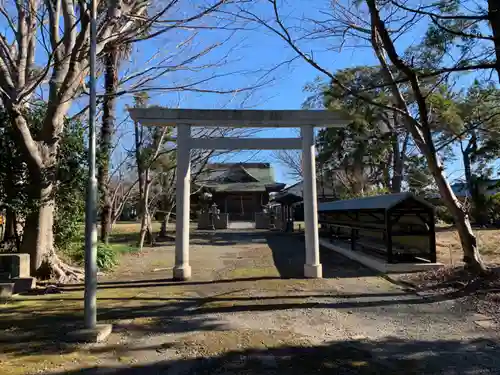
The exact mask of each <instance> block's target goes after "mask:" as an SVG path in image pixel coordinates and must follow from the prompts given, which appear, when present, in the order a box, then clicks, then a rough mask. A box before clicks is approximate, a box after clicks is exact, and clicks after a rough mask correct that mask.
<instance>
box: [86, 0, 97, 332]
mask: <svg viewBox="0 0 500 375" xmlns="http://www.w3.org/2000/svg"><path fill="white" fill-rule="evenodd" d="M96 8H97V4H96V0H90V58H89V64H90V78H89V86H90V87H89V88H90V106H89V145H88V163H89V175H88V181H87V199H86V202H85V298H84V300H85V301H84V303H85V307H84V321H85V322H84V323H85V328H87V329H95V328H96V324H97V299H96V294H97V224H96V217H97V179H96V160H95V159H96V106H97V103H96V77H95V68H96V44H97V25H96V24H97V20H96V18H97V9H96Z"/></svg>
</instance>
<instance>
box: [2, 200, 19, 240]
mask: <svg viewBox="0 0 500 375" xmlns="http://www.w3.org/2000/svg"><path fill="white" fill-rule="evenodd" d="M16 224H17V223H16V218H15V215H14V211H13V210H12V209H11V208H9V207H7V209H6V211H5V224H4V233H3V238H4V239H5V240H11V239H13V238H15V236H16ZM0 239H1V238H0Z"/></svg>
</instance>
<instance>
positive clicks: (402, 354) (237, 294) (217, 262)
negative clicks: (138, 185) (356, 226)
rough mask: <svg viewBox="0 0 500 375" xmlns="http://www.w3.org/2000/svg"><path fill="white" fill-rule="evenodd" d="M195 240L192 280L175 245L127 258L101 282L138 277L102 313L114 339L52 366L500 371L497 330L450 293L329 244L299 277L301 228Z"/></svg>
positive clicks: (170, 370) (67, 370) (69, 370)
mask: <svg viewBox="0 0 500 375" xmlns="http://www.w3.org/2000/svg"><path fill="white" fill-rule="evenodd" d="M192 243H193V245H192V246H191V265H192V267H193V275H194V277H193V280H192V281H190V282H186V283H183V284H174V283H172V282H170V281H169V278H170V277H171V271H170V267H171V266H172V262H173V245H172V244H165V246H161V247H157V248H153V249H149V250H146V251H145V252H144V253H142V254H141V255H140V256H132V255H130V256H128V258H127V259H124V261H123V262H122V264H121V266H120V268H119V269H118V270H117V271H116V272H115V273H113V274H111V275H107V276H106V277H105V278H103V280H102V281H103V284H102V286H101V288H106V289H104V292H106V293H108V291H109V293H110V294H111V295H112V294H113V293H115V294H116V295H118V293H120V289H119V288H120V287H123V285H122V284H119V283H122V282H123V280H135V282H134V283H132V284H131V285H130V286H129V287H130V288H131V289H129V291H130V290H133V293H134V294H133V295H132V297H130V300H126V301H124V302H122V303H120V304H116V305H113V306H114V307H110V308H109V309H105V310H104V311H103V312H102V315H101V319H105V320H106V319H109V320H110V321H112V322H113V323H114V333H113V335H112V337H111V338H110V340H109V341H108V342H106V343H104V344H98V345H93V346H89V347H88V348H85V349H84V350H87V352H90V353H92V355H93V356H94V357H93V358H95V359H94V360H93V362H92V365H87V366H83V365H82V363H81V362H80V363H78V366H76V365H75V366H73V367H71V366H69V367H68V366H66V365H64V366H62V367H63V368H64V371H61V370H60V369H57V368H49V370H50V371H49V372H51V373H58V374H77V373H78V374H119V375H124V374H144V375H148V374H168V375H176V374H234V375H236V374H300V375H304V374H334V373H335V374H403V373H404V374H499V373H500V356H498V349H499V347H498V345H497V339H498V333H497V332H496V331H493V330H489V329H484V328H480V327H479V326H478V325H477V324H476V323H474V321H475V320H477V319H478V317H477V316H476V315H474V314H473V313H472V312H471V311H468V310H467V309H466V308H464V307H463V306H461V305H460V304H459V303H456V302H455V301H453V300H450V301H439V302H432V301H429V300H426V299H425V298H423V297H420V296H417V295H415V294H412V293H408V292H406V291H405V290H404V289H402V288H401V287H399V286H397V285H394V284H392V283H390V282H388V281H387V280H386V279H384V278H382V277H380V276H378V275H376V274H374V273H373V272H371V271H370V270H368V269H366V268H363V267H361V266H360V265H357V264H355V263H352V262H351V261H348V260H347V259H345V258H342V257H340V256H339V255H336V254H333V253H331V252H329V251H328V250H325V251H322V253H321V260H322V264H323V267H324V275H325V278H324V279H321V280H305V279H302V278H300V276H301V273H302V267H303V263H304V244H303V242H302V241H301V239H300V237H296V236H286V235H282V234H279V233H269V232H257V231H252V232H237V231H228V232H225V233H216V234H215V235H213V234H210V233H200V232H196V233H195V234H194V235H193V239H192ZM140 280H143V281H140ZM104 283H107V284H104ZM125 285H126V286H127V285H128V284H125ZM113 288H116V289H113ZM134 303H135V304H136V305H133V306H132V305H131V307H130V308H128V307H127V306H128V305H127V304H134ZM88 362H89V361H88V360H87V361H86V362H85V363H88ZM82 367H85V368H82Z"/></svg>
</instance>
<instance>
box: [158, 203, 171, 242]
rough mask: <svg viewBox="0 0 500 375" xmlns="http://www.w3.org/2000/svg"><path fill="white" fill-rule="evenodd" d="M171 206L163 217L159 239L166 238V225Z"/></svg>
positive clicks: (168, 220)
mask: <svg viewBox="0 0 500 375" xmlns="http://www.w3.org/2000/svg"><path fill="white" fill-rule="evenodd" d="M172 209H173V206H172V207H171V208H170V209H169V210H168V212H167V213H166V214H165V216H163V220H162V222H161V229H160V237H167V231H168V223H169V222H170V216H171V215H172Z"/></svg>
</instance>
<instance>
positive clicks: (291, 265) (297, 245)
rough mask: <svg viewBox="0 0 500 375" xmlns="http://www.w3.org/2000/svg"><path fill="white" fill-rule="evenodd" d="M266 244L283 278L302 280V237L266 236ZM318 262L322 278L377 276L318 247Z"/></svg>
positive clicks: (286, 235)
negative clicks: (321, 269)
mask: <svg viewBox="0 0 500 375" xmlns="http://www.w3.org/2000/svg"><path fill="white" fill-rule="evenodd" d="M267 243H268V246H269V247H270V249H271V251H272V253H273V260H274V264H275V265H276V268H277V269H278V272H279V274H280V275H281V277H283V278H303V277H304V263H305V261H306V249H305V242H304V238H303V237H302V236H299V235H297V236H294V235H290V234H283V235H281V236H278V235H268V236H267ZM320 262H321V264H322V265H323V277H324V278H350V277H366V276H377V275H379V273H378V272H376V271H373V270H371V269H369V268H366V267H364V266H362V265H360V264H359V263H356V262H353V261H351V260H349V259H347V258H345V257H343V256H342V255H340V254H337V253H335V252H333V251H332V250H329V249H326V248H323V247H320Z"/></svg>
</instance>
